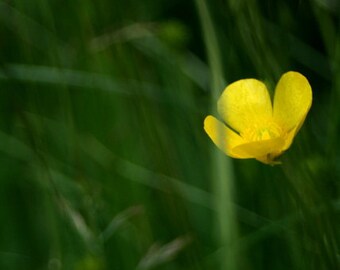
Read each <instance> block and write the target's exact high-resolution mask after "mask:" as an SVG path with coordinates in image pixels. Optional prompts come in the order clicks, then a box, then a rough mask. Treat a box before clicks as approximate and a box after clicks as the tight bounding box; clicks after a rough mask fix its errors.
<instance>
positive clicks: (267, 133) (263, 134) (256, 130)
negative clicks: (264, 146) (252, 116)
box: [241, 122, 283, 142]
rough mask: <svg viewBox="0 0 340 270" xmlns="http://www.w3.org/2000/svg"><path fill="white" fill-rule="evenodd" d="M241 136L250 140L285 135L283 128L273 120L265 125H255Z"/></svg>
mask: <svg viewBox="0 0 340 270" xmlns="http://www.w3.org/2000/svg"><path fill="white" fill-rule="evenodd" d="M241 136H242V137H243V138H244V139H246V140H247V141H249V142H253V141H263V140H270V139H275V138H277V137H281V136H283V131H282V129H281V128H280V127H279V126H278V125H277V124H276V123H273V122H269V123H265V124H264V125H261V126H259V125H254V126H252V127H249V128H247V129H246V130H245V131H244V132H242V133H241Z"/></svg>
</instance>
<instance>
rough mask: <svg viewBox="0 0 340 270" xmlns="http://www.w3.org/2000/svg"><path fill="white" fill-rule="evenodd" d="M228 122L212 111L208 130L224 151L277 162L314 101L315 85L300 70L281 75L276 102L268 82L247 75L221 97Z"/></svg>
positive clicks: (220, 107)
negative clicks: (313, 89)
mask: <svg viewBox="0 0 340 270" xmlns="http://www.w3.org/2000/svg"><path fill="white" fill-rule="evenodd" d="M217 105H218V112H219V114H220V116H221V118H222V119H223V121H224V123H223V122H221V121H219V120H217V119H216V118H215V117H213V116H211V115H208V116H207V117H206V118H205V120H204V130H205V131H206V133H207V134H208V135H209V137H210V139H211V140H212V141H213V142H214V143H215V144H216V146H217V147H218V148H220V149H221V150H222V151H223V152H224V153H226V154H227V155H228V156H230V157H233V158H240V159H246V158H255V159H257V160H258V161H261V162H263V163H266V164H275V163H277V162H275V161H274V160H275V158H277V157H278V156H279V155H281V154H282V153H283V152H284V151H285V150H287V149H288V148H289V147H290V145H291V144H292V142H293V139H294V137H295V135H296V134H297V132H298V131H299V129H300V127H301V126H302V124H303V122H304V120H305V118H306V115H307V113H308V111H309V109H310V107H311V105H312V89H311V86H310V85H309V83H308V80H307V79H306V78H305V77H304V76H303V75H302V74H300V73H298V72H294V71H289V72H287V73H285V74H283V75H282V77H281V78H280V80H279V82H278V84H277V86H276V89H275V95H274V101H273V106H272V102H271V99H270V96H269V93H268V90H267V88H266V86H265V85H264V83H262V82H261V81H258V80H256V79H244V80H239V81H236V82H234V83H232V84H230V85H229V86H228V87H227V88H226V89H225V90H224V92H223V93H222V95H221V97H220V99H219V100H218V103H217Z"/></svg>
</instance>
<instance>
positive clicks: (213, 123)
mask: <svg viewBox="0 0 340 270" xmlns="http://www.w3.org/2000/svg"><path fill="white" fill-rule="evenodd" d="M204 130H205V132H206V133H207V134H208V136H209V137H210V139H211V140H212V141H213V142H214V143H215V145H216V146H217V147H218V148H220V149H221V150H222V151H223V152H224V153H226V154H227V155H229V156H231V157H234V158H244V157H242V156H240V155H236V154H234V153H233V151H232V149H233V148H235V147H236V146H237V145H240V144H243V143H244V140H243V139H242V138H241V137H240V136H239V135H238V134H237V133H235V132H234V131H232V130H231V129H230V128H228V127H227V126H226V125H225V124H223V123H222V122H221V121H219V120H217V119H216V118H215V117H213V116H211V115H208V116H207V117H206V118H205V120H204Z"/></svg>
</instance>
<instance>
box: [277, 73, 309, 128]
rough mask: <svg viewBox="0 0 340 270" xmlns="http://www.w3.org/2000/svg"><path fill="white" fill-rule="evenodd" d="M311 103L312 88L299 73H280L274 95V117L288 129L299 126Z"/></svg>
mask: <svg viewBox="0 0 340 270" xmlns="http://www.w3.org/2000/svg"><path fill="white" fill-rule="evenodd" d="M311 105H312V89H311V86H310V85H309V83H308V80H307V79H306V78H305V77H304V76H303V75H302V74H300V73H298V72H294V71H290V72H287V73H285V74H283V75H282V77H281V79H280V80H279V82H278V84H277V86H276V89H275V96H274V110H273V111H274V113H273V116H274V119H275V120H276V121H277V123H278V124H280V125H281V126H282V127H283V128H285V129H286V130H287V132H288V131H290V130H291V129H293V128H294V127H296V126H301V125H302V124H303V121H304V119H305V117H306V115H307V113H308V111H309V109H310V107H311Z"/></svg>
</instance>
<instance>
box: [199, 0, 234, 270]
mask: <svg viewBox="0 0 340 270" xmlns="http://www.w3.org/2000/svg"><path fill="white" fill-rule="evenodd" d="M196 6H197V10H198V13H199V18H200V21H201V26H202V29H203V37H204V41H205V45H206V51H207V57H208V61H209V66H210V70H211V97H212V99H211V100H212V108H215V107H216V100H217V99H218V97H219V95H220V94H221V90H223V88H224V87H225V80H224V76H223V68H222V62H221V55H220V50H219V46H218V39H217V36H216V32H215V29H214V26H213V22H212V19H211V16H210V14H209V10H208V6H207V4H206V2H205V1H204V0H196ZM213 110H214V109H213ZM211 169H212V173H211V176H212V183H213V189H214V193H215V194H214V195H215V198H216V199H215V204H216V209H217V212H216V213H217V214H216V230H217V234H216V236H217V241H218V244H219V245H220V246H221V247H222V248H223V250H225V252H223V253H222V254H221V255H220V256H219V265H220V267H219V268H220V269H228V270H232V269H238V267H237V265H238V260H237V257H236V254H235V249H234V247H235V240H236V239H237V226H236V219H235V209H234V207H233V204H232V202H233V197H234V194H233V190H234V175H233V167H232V163H231V160H230V159H229V158H228V157H226V156H225V155H223V154H222V153H221V152H220V151H218V150H215V149H214V150H213V154H212V167H211Z"/></svg>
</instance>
